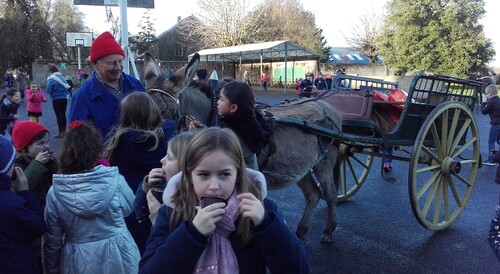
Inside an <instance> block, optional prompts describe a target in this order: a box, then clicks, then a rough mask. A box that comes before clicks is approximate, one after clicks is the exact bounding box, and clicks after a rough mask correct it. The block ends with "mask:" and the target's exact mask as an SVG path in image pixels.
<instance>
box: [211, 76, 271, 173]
mask: <svg viewBox="0 0 500 274" xmlns="http://www.w3.org/2000/svg"><path fill="white" fill-rule="evenodd" d="M217 110H218V113H219V115H220V116H221V125H222V127H228V128H230V129H232V130H233V131H234V132H235V133H236V135H237V136H238V138H239V139H240V143H241V148H242V150H243V155H244V157H245V163H246V165H247V167H249V168H251V169H253V170H258V169H259V167H258V164H257V154H258V153H260V150H261V149H262V147H263V146H265V145H267V144H268V143H269V141H270V139H271V133H270V129H269V128H268V127H267V124H266V123H265V121H264V119H263V117H262V115H261V114H260V113H259V112H258V111H256V110H255V97H254V96H253V93H252V89H251V88H250V86H248V85H247V84H245V83H243V82H240V81H233V82H229V83H227V84H226V85H225V86H224V87H223V88H222V90H221V95H220V98H219V101H218V102H217Z"/></svg>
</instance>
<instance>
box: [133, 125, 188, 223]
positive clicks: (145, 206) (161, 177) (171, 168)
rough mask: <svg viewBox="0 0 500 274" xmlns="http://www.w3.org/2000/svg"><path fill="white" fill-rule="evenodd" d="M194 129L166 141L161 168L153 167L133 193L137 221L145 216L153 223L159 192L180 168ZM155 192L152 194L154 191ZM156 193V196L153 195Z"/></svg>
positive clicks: (159, 201)
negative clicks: (165, 150) (166, 145)
mask: <svg viewBox="0 0 500 274" xmlns="http://www.w3.org/2000/svg"><path fill="white" fill-rule="evenodd" d="M195 133H196V131H184V132H182V133H179V134H178V135H176V136H175V137H174V138H172V139H171V140H170V141H169V142H168V150H167V154H166V155H165V157H163V158H162V159H161V161H160V162H161V164H162V167H161V168H153V169H152V170H151V171H150V172H149V174H148V175H146V176H145V177H144V181H143V182H142V183H141V185H140V186H139V187H138V188H137V192H136V193H135V201H134V208H135V210H134V211H135V215H136V217H137V220H138V221H139V222H143V221H144V220H145V219H146V218H147V217H149V219H150V220H151V223H152V224H154V223H155V220H156V216H157V214H158V210H159V209H160V207H161V204H162V201H161V199H158V198H161V196H160V195H161V194H162V193H163V189H164V188H165V185H166V184H167V182H168V180H170V178H172V177H173V176H174V175H175V174H177V173H179V171H180V170H181V166H180V164H181V162H182V161H183V159H184V155H185V154H186V149H187V147H188V145H189V142H190V141H191V139H193V136H194V135H195ZM155 192H156V193H157V194H154V193H155ZM155 195H158V196H155Z"/></svg>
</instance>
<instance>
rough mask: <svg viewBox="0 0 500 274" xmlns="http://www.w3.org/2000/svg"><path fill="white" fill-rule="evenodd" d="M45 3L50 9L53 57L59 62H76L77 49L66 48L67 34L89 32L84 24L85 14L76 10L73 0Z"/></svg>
mask: <svg viewBox="0 0 500 274" xmlns="http://www.w3.org/2000/svg"><path fill="white" fill-rule="evenodd" d="M45 1H46V3H45V7H49V9H48V14H47V18H48V20H47V21H48V23H49V26H50V40H49V41H50V44H51V46H52V48H53V57H54V58H56V59H59V60H76V59H77V52H76V48H69V47H67V46H66V45H67V41H66V32H87V31H89V29H88V28H87V27H85V26H84V24H83V18H84V15H83V13H81V12H80V11H79V10H78V9H75V7H74V6H73V1H72V0H54V1H51V0H45ZM52 2H53V3H52Z"/></svg>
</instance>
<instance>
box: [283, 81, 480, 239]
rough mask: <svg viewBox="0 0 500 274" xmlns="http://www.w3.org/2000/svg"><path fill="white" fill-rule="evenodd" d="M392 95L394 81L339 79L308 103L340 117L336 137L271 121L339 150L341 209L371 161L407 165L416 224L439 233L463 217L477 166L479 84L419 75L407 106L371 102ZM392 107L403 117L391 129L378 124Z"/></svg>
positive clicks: (310, 126)
mask: <svg viewBox="0 0 500 274" xmlns="http://www.w3.org/2000/svg"><path fill="white" fill-rule="evenodd" d="M339 83H344V84H339ZM345 83H347V85H346V84H345ZM396 88H397V83H394V82H387V81H382V80H377V79H371V78H364V77H357V76H350V75H344V74H338V75H337V76H336V77H335V78H334V79H333V91H327V92H325V93H323V94H320V95H318V96H317V97H316V98H314V99H310V100H324V101H326V102H328V103H330V104H331V105H333V106H334V107H335V108H336V109H337V111H339V112H340V114H341V115H342V118H343V121H342V130H341V131H337V130H331V129H328V128H324V127H321V126H318V125H316V124H314V123H310V122H308V121H304V120H300V119H296V118H291V117H280V118H279V119H276V122H277V123H285V124H287V125H291V126H295V127H299V128H302V129H304V130H307V131H310V132H314V133H315V134H317V135H320V136H326V137H329V138H333V139H335V140H336V141H338V142H339V143H340V144H339V161H340V186H339V189H338V201H339V202H344V201H347V200H348V199H349V198H350V197H352V196H353V195H354V194H355V193H356V192H357V191H358V190H359V189H360V188H361V186H362V185H363V183H364V182H365V180H366V179H367V176H368V174H369V171H370V169H371V167H372V164H373V162H374V159H375V157H382V158H389V159H394V160H399V161H404V162H407V163H408V164H409V168H408V170H409V172H408V191H409V198H410V203H411V208H412V211H413V213H414V215H415V217H416V218H417V220H418V221H419V223H420V224H421V225H423V226H424V227H426V228H427V229H430V230H444V229H446V228H448V227H449V226H450V225H452V224H453V223H454V222H455V221H456V220H457V219H458V217H459V216H460V215H461V213H462V212H463V211H464V208H465V206H466V204H467V202H468V200H469V198H470V196H471V193H472V189H473V187H474V184H475V181H476V175H477V171H478V169H479V168H480V167H481V156H480V149H479V133H478V128H477V124H476V121H475V119H474V116H473V113H472V112H473V110H474V107H475V105H476V103H477V100H478V96H480V91H481V83H479V82H477V81H473V80H464V79H458V78H453V77H448V76H440V75H417V76H416V77H415V78H414V79H413V81H412V82H411V85H410V88H409V91H408V93H407V99H406V100H405V101H378V100H375V99H376V95H377V94H388V93H389V92H390V91H392V90H394V89H396ZM395 108H396V109H397V108H399V109H400V110H402V111H400V115H399V117H398V118H399V119H397V121H394V124H393V125H392V126H393V127H392V128H388V127H387V125H384V126H382V125H381V124H380V123H377V122H378V121H380V120H385V119H384V117H382V119H380V117H379V116H380V114H382V115H383V114H388V113H391V112H393V111H394V109H395ZM374 114H378V115H374ZM374 116H378V118H379V119H377V117H374ZM385 118H387V117H385ZM390 147H396V148H399V150H398V152H397V153H396V154H394V155H391V154H390V153H387V151H388V148H390ZM381 172H382V174H383V177H384V178H386V179H387V180H390V181H393V182H395V181H397V180H396V179H394V178H392V177H390V176H388V175H387V173H385V172H384V171H383V169H382V168H381Z"/></svg>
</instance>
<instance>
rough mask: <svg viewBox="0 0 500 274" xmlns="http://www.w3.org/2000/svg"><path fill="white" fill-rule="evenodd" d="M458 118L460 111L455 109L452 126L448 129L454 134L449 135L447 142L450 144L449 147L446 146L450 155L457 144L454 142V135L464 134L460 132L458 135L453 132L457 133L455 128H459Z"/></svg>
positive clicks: (447, 153)
mask: <svg viewBox="0 0 500 274" xmlns="http://www.w3.org/2000/svg"><path fill="white" fill-rule="evenodd" d="M458 118H460V111H459V110H455V111H454V113H453V120H451V125H450V128H449V129H448V132H449V133H452V134H449V135H448V140H447V142H446V144H447V145H448V146H447V148H446V155H450V153H451V152H452V151H453V148H454V147H455V145H454V144H453V143H454V142H453V139H454V138H453V137H454V136H455V137H456V136H462V134H460V133H458V134H456V135H454V134H453V133H455V130H456V129H457V124H458ZM462 128H463V127H462ZM455 140H456V139H455ZM459 140H460V139H459ZM457 144H458V142H457Z"/></svg>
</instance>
